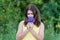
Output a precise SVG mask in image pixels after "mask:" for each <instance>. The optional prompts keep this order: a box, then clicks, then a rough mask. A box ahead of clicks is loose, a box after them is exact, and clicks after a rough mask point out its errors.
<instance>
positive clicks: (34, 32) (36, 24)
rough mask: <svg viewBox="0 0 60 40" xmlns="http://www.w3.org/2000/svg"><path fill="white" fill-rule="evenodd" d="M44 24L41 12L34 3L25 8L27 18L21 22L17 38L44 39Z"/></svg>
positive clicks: (24, 39)
mask: <svg viewBox="0 0 60 40" xmlns="http://www.w3.org/2000/svg"><path fill="white" fill-rule="evenodd" d="M43 39H44V24H43V23H42V22H41V19H40V12H39V10H38V8H37V7H36V6H35V5H34V4H29V5H28V6H27V7H26V9H25V19H24V20H23V21H21V22H20V23H19V26H18V31H17V34H16V40H43Z"/></svg>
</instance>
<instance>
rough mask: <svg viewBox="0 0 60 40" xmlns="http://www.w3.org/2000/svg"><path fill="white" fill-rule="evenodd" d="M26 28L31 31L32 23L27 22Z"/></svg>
mask: <svg viewBox="0 0 60 40" xmlns="http://www.w3.org/2000/svg"><path fill="white" fill-rule="evenodd" d="M27 29H28V30H29V31H31V30H32V29H33V23H28V24H27Z"/></svg>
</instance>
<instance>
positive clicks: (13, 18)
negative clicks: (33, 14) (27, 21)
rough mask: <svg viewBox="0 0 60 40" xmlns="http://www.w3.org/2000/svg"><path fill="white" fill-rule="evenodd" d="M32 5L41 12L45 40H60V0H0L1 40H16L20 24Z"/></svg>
mask: <svg viewBox="0 0 60 40" xmlns="http://www.w3.org/2000/svg"><path fill="white" fill-rule="evenodd" d="M30 3H33V4H35V5H36V6H37V7H38V9H39V10H40V16H41V21H42V22H43V23H44V25H45V33H44V35H45V36H44V40H60V0H46V1H45V0H0V40H16V38H15V37H16V32H17V29H18V24H19V22H20V21H21V20H23V19H24V9H25V8H26V6H27V5H28V4H30Z"/></svg>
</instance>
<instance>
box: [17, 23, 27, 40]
mask: <svg viewBox="0 0 60 40" xmlns="http://www.w3.org/2000/svg"><path fill="white" fill-rule="evenodd" d="M22 26H23V22H21V23H19V26H18V31H17V34H16V40H22V39H23V38H24V36H25V35H26V34H27V32H28V30H27V29H26V30H25V31H24V32H23V31H22Z"/></svg>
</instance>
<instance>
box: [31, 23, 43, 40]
mask: <svg viewBox="0 0 60 40" xmlns="http://www.w3.org/2000/svg"><path fill="white" fill-rule="evenodd" d="M39 27H40V28H39V34H37V33H36V32H35V31H34V30H33V29H30V31H31V33H32V34H33V36H34V37H35V38H36V39H37V40H43V39H44V24H43V23H41V25H40V26H39Z"/></svg>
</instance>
